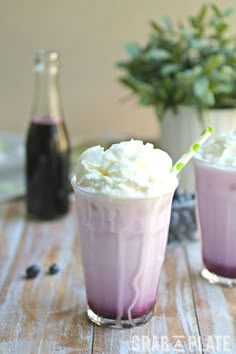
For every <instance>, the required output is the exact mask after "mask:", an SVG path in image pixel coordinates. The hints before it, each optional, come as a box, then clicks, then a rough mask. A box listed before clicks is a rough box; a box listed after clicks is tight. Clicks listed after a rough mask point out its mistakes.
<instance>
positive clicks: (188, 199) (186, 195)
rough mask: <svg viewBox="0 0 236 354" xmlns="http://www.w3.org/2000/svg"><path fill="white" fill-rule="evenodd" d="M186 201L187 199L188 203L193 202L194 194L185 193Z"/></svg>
mask: <svg viewBox="0 0 236 354" xmlns="http://www.w3.org/2000/svg"><path fill="white" fill-rule="evenodd" d="M185 199H186V201H190V200H192V199H193V194H192V193H189V192H186V193H185Z"/></svg>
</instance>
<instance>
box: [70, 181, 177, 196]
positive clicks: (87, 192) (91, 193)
mask: <svg viewBox="0 0 236 354" xmlns="http://www.w3.org/2000/svg"><path fill="white" fill-rule="evenodd" d="M70 182H71V184H72V187H73V189H74V191H75V190H76V191H78V192H80V193H81V194H84V195H88V196H91V197H94V198H97V197H99V198H103V199H109V200H116V201H129V200H130V201H134V200H137V201H138V200H151V199H153V200H154V199H160V198H163V197H166V196H169V195H170V194H172V193H174V191H175V189H176V188H177V187H178V184H179V181H178V178H177V177H175V182H176V183H175V187H174V188H173V189H172V190H171V191H170V192H167V193H165V194H161V195H154V196H144V197H142V196H137V197H134V196H132V197H130V198H128V197H114V196H111V195H107V194H99V193H93V192H89V191H88V190H86V189H84V188H82V187H81V186H79V185H78V183H77V182H76V175H75V174H73V175H72V177H71V178H70Z"/></svg>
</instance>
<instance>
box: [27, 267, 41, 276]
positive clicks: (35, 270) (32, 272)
mask: <svg viewBox="0 0 236 354" xmlns="http://www.w3.org/2000/svg"><path fill="white" fill-rule="evenodd" d="M39 273H40V267H39V266H38V265H37V264H32V265H31V266H30V267H28V268H27V269H26V277H27V278H28V279H34V278H36V277H37V276H38V275H39Z"/></svg>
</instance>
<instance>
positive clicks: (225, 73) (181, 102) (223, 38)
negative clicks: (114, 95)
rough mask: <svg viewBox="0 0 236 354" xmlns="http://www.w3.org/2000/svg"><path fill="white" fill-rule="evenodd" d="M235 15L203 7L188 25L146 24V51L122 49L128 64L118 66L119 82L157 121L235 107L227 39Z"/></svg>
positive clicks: (235, 62)
mask: <svg viewBox="0 0 236 354" xmlns="http://www.w3.org/2000/svg"><path fill="white" fill-rule="evenodd" d="M232 12H233V9H232V8H227V9H226V10H221V9H219V8H218V7H217V6H216V5H214V4H211V5H204V6H202V7H201V8H200V10H199V12H198V13H197V14H196V16H192V17H189V18H188V21H187V23H186V24H184V23H180V22H179V23H178V24H177V25H176V26H174V25H173V24H172V22H171V20H170V19H169V18H168V17H164V18H163V19H162V21H161V23H157V22H154V21H151V22H150V26H151V34H150V37H149V39H148V42H147V44H146V45H144V46H140V45H138V44H136V43H130V44H128V45H126V50H127V52H128V55H129V59H128V60H126V61H122V62H120V63H118V66H119V67H120V68H121V69H122V70H124V72H125V73H124V76H123V77H121V78H120V81H121V82H122V83H123V84H124V85H126V86H128V87H129V89H131V91H132V92H133V93H134V94H135V95H136V96H138V98H139V102H140V104H142V105H146V106H152V107H154V108H155V111H156V114H157V116H158V118H159V119H160V120H162V119H163V117H164V114H165V112H166V110H168V109H172V110H173V111H174V112H176V111H178V108H179V107H181V106H190V107H194V109H196V110H197V111H198V113H199V116H200V117H201V115H202V113H203V111H204V110H205V109H208V108H233V107H236V38H235V36H233V35H232V34H231V33H230V29H231V28H230V24H229V20H228V18H229V16H230V15H231V14H232Z"/></svg>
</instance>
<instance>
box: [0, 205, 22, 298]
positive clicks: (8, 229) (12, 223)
mask: <svg viewBox="0 0 236 354" xmlns="http://www.w3.org/2000/svg"><path fill="white" fill-rule="evenodd" d="M23 213H24V204H23V203H20V202H18V203H13V202H12V203H4V204H0V245H1V246H0V270H1V271H0V294H1V290H2V287H3V286H4V283H5V281H6V279H7V276H8V272H9V270H10V268H11V265H12V263H13V262H14V257H15V254H16V252H17V249H18V246H19V243H20V239H21V237H22V234H23V230H24V228H25V224H26V223H25V219H24V218H22V215H23Z"/></svg>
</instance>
